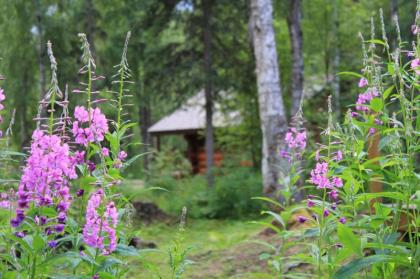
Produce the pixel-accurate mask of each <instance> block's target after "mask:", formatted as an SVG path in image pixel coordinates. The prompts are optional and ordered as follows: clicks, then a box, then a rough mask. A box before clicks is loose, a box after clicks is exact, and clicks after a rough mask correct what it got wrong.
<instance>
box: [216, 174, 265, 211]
mask: <svg viewBox="0 0 420 279" xmlns="http://www.w3.org/2000/svg"><path fill="white" fill-rule="evenodd" d="M224 173H225V174H224V175H222V176H220V177H218V178H217V179H216V183H215V186H214V190H213V189H212V191H211V199H210V208H211V209H212V210H211V212H210V216H211V217H215V218H225V217H232V218H241V217H244V216H247V215H250V214H256V213H258V212H259V210H260V209H261V204H260V203H259V202H256V201H255V200H252V198H253V197H257V196H261V195H262V184H261V176H260V175H259V174H258V173H256V172H254V171H252V170H251V169H250V168H245V167H243V168H238V169H229V170H227V171H224Z"/></svg>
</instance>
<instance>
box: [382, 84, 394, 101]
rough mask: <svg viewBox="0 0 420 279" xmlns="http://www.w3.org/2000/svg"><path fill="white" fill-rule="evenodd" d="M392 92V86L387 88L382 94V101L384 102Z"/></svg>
mask: <svg viewBox="0 0 420 279" xmlns="http://www.w3.org/2000/svg"><path fill="white" fill-rule="evenodd" d="M392 90H394V85H392V86H390V87H388V88H387V89H386V90H385V91H384V93H383V94H382V96H383V98H384V100H386V99H387V98H388V96H389V95H390V94H391V93H392Z"/></svg>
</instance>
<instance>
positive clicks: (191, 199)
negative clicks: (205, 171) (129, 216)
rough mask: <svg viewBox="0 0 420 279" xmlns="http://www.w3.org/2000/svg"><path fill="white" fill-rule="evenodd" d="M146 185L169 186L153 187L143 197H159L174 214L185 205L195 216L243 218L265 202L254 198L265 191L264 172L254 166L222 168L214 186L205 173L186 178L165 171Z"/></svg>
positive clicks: (158, 201)
mask: <svg viewBox="0 0 420 279" xmlns="http://www.w3.org/2000/svg"><path fill="white" fill-rule="evenodd" d="M146 185H147V186H148V187H159V188H163V189H166V190H168V192H166V191H151V192H149V193H148V194H147V196H146V197H145V196H143V197H144V198H149V199H151V200H153V201H156V202H157V203H158V205H159V206H160V207H161V208H163V209H164V210H165V211H166V212H168V213H169V214H172V215H173V214H174V213H175V212H179V211H180V210H181V209H182V208H183V207H184V206H185V207H187V208H188V211H189V216H190V217H192V218H202V217H206V218H243V217H246V216H249V215H250V214H251V215H252V214H257V213H258V212H259V210H260V209H261V203H259V202H255V201H253V200H252V198H253V197H256V196H261V195H262V187H261V176H260V175H259V174H258V173H255V172H254V171H252V169H250V168H245V167H244V168H232V169H227V170H222V174H220V175H219V176H216V183H215V185H214V187H211V188H209V187H207V184H206V180H205V178H204V177H203V176H201V175H196V176H193V177H186V178H183V179H176V178H174V177H173V176H170V175H165V176H161V177H160V178H154V179H151V180H149V181H148V182H146ZM174 197H176V198H174Z"/></svg>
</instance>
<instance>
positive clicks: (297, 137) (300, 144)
mask: <svg viewBox="0 0 420 279" xmlns="http://www.w3.org/2000/svg"><path fill="white" fill-rule="evenodd" d="M284 141H285V142H286V143H287V145H288V147H289V148H292V149H293V148H295V149H300V150H304V149H305V148H306V131H302V132H299V131H298V130H297V129H296V128H291V129H290V130H289V131H288V132H287V133H286V136H285V138H284Z"/></svg>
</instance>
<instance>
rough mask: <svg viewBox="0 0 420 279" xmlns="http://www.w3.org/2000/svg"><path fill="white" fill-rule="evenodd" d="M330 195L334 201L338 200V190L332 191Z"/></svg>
mask: <svg viewBox="0 0 420 279" xmlns="http://www.w3.org/2000/svg"><path fill="white" fill-rule="evenodd" d="M328 195H329V196H330V198H331V199H332V200H334V201H336V200H338V192H337V191H336V190H332V191H331V192H329V193H328Z"/></svg>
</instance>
